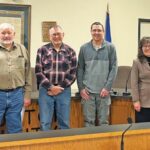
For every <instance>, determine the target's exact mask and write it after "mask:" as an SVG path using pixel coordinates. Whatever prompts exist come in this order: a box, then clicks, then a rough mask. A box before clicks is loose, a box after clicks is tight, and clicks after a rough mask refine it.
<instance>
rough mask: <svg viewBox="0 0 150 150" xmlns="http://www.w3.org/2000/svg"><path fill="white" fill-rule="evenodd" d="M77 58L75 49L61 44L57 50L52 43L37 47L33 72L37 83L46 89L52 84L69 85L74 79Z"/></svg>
mask: <svg viewBox="0 0 150 150" xmlns="http://www.w3.org/2000/svg"><path fill="white" fill-rule="evenodd" d="M76 69H77V58H76V53H75V51H74V50H73V49H72V48H71V47H70V46H68V45H66V44H64V43H63V44H62V45H61V48H60V51H59V52H57V51H56V50H55V49H54V47H53V45H52V43H48V44H46V45H44V46H42V47H41V48H39V49H38V52H37V58H36V66H35V73H36V77H37V82H38V84H39V85H41V86H43V87H44V88H46V89H48V88H50V87H51V86H52V85H56V84H57V85H60V86H61V87H63V88H66V87H69V86H71V84H72V83H73V82H74V81H75V79H76Z"/></svg>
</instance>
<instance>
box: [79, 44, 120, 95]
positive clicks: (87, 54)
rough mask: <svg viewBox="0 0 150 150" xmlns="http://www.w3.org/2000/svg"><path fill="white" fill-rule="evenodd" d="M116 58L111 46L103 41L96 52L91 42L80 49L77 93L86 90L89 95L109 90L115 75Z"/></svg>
mask: <svg viewBox="0 0 150 150" xmlns="http://www.w3.org/2000/svg"><path fill="white" fill-rule="evenodd" d="M117 68H118V67H117V56H116V49H115V47H114V45H113V44H111V43H109V42H107V41H104V42H103V43H102V46H101V48H99V49H98V50H96V49H95V48H94V47H93V44H92V41H90V42H88V43H86V44H84V45H83V46H81V48H80V53H79V58H78V69H77V84H78V88H79V91H81V90H82V89H84V88H86V89H88V90H89V91H90V92H91V93H100V91H101V90H102V89H103V88H105V89H107V90H111V87H112V83H113V81H114V79H115V77H116V74H117Z"/></svg>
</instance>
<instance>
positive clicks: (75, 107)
mask: <svg viewBox="0 0 150 150" xmlns="http://www.w3.org/2000/svg"><path fill="white" fill-rule="evenodd" d="M111 99H112V104H111V107H110V124H112V125H113V124H126V123H128V122H127V118H128V117H131V118H132V120H133V122H134V121H135V112H134V109H133V105H132V100H131V96H123V95H121V94H118V95H117V94H116V95H112V96H111ZM39 119H40V118H39V107H38V102H37V99H33V100H32V105H31V106H30V107H28V108H26V111H25V115H24V120H23V130H24V131H25V132H30V131H38V130H39V128H40V123H39ZM70 126H71V128H81V127H83V112H82V105H81V98H80V97H79V96H72V98H71V112H70ZM53 128H54V129H56V128H57V124H56V122H55V117H54V123H53Z"/></svg>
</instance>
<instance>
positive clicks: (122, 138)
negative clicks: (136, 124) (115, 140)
mask: <svg viewBox="0 0 150 150" xmlns="http://www.w3.org/2000/svg"><path fill="white" fill-rule="evenodd" d="M127 121H128V123H129V124H130V125H129V126H128V127H127V128H126V129H125V130H124V132H123V133H122V135H121V150H124V135H125V133H126V132H127V131H128V130H129V129H130V128H131V126H132V118H131V117H128V118H127Z"/></svg>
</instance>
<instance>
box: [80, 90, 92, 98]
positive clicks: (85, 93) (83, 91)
mask: <svg viewBox="0 0 150 150" xmlns="http://www.w3.org/2000/svg"><path fill="white" fill-rule="evenodd" d="M80 95H81V97H82V99H84V100H89V99H90V96H89V92H88V90H87V89H83V90H81V92H80Z"/></svg>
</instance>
